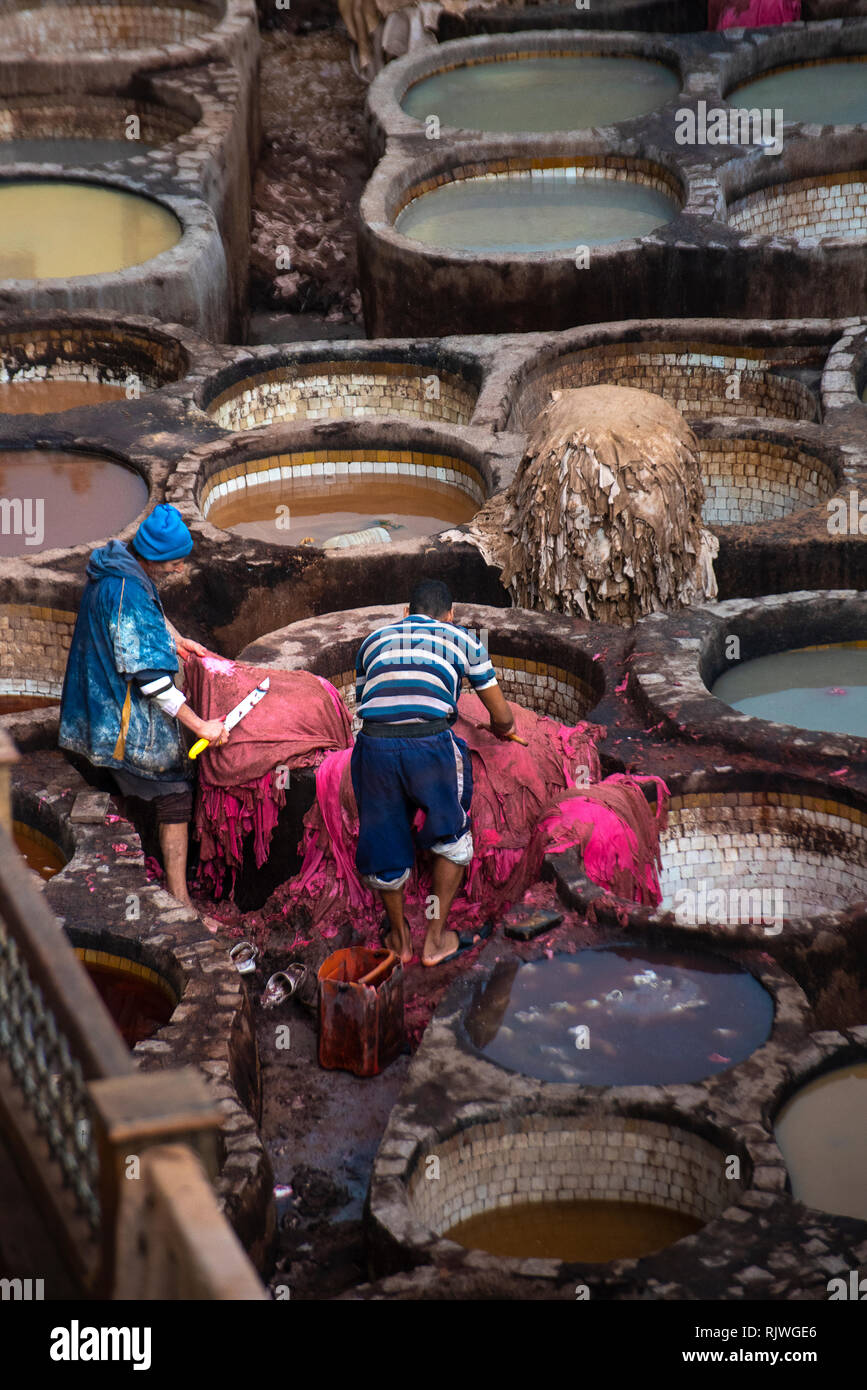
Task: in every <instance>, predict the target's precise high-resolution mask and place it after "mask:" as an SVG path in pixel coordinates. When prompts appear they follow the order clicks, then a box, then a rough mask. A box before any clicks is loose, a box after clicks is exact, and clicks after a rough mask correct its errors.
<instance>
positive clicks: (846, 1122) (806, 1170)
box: [774, 1054, 867, 1221]
mask: <svg viewBox="0 0 867 1390" xmlns="http://www.w3.org/2000/svg"><path fill="white" fill-rule="evenodd" d="M841 1061H842V1058H841V1057H840V1056H837V1057H835V1058H834V1062H833V1064H832V1067H831V1069H830V1070H825V1071H823V1072H822V1073H821V1074H820V1075H818V1076H816V1075H814V1076H813V1078H812V1079H809V1080H807V1081H806V1084H804V1083H803V1082H802V1083H801V1085H800V1086H799V1088H798V1089H797V1090H796V1091H794V1093H793V1094H791V1095H790V1096H789V1098H788V1100H787V1101H786V1102H785V1104H784V1105H783V1106H782V1108H781V1109H780V1110H779V1111H778V1113H777V1115H776V1118H775V1120H774V1134H775V1138H776V1141H777V1144H778V1145H779V1148H780V1151H781V1153H782V1155H783V1158H784V1159H785V1163H786V1168H787V1169H788V1173H789V1184H790V1187H791V1190H792V1196H793V1197H795V1198H796V1200H797V1201H799V1202H803V1203H804V1205H805V1206H808V1207H812V1208H813V1209H814V1210H817V1211H826V1212H833V1213H834V1214H836V1215H837V1216H851V1217H855V1218H856V1219H857V1220H860V1221H867V1057H865V1056H864V1055H863V1054H862V1055H861V1056H860V1057H857V1058H854V1059H852V1060H851V1061H849V1062H848V1063H847V1064H845V1065H840V1062H841Z"/></svg>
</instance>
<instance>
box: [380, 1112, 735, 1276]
mask: <svg viewBox="0 0 867 1390" xmlns="http://www.w3.org/2000/svg"><path fill="white" fill-rule="evenodd" d="M725 1152H726V1151H725V1149H724V1148H722V1147H718V1146H717V1144H715V1143H713V1142H711V1141H710V1140H708V1139H705V1138H703V1137H702V1136H700V1135H698V1134H695V1133H693V1132H691V1131H690V1130H687V1129H684V1128H681V1127H680V1126H678V1125H674V1124H669V1123H662V1122H660V1121H657V1120H650V1119H637V1118H632V1117H628V1116H624V1115H605V1116H603V1117H600V1118H599V1119H598V1120H595V1121H594V1120H591V1119H590V1118H589V1117H586V1116H575V1115H569V1116H552V1115H531V1116H529V1117H524V1118H520V1117H507V1118H503V1119H501V1120H498V1121H496V1122H494V1123H488V1124H473V1125H470V1126H468V1127H467V1128H464V1129H462V1130H460V1131H459V1132H458V1133H456V1134H453V1135H451V1136H450V1137H448V1138H446V1139H445V1140H443V1141H442V1142H440V1143H438V1144H435V1145H431V1146H430V1147H427V1148H426V1149H425V1153H424V1155H423V1157H421V1158H419V1160H418V1162H417V1163H416V1166H415V1168H414V1169H413V1171H412V1172H411V1174H410V1177H409V1181H408V1184H407V1188H408V1199H409V1207H410V1212H411V1214H412V1216H413V1217H414V1218H415V1220H416V1221H417V1222H418V1223H419V1224H420V1225H421V1226H423V1227H425V1228H427V1229H428V1230H429V1231H431V1232H433V1233H435V1234H436V1235H437V1236H439V1237H440V1238H441V1239H443V1240H450V1241H455V1242H456V1243H460V1244H464V1245H468V1244H470V1242H471V1241H472V1243H473V1245H474V1247H475V1248H483V1249H487V1250H488V1251H490V1252H491V1253H496V1254H500V1255H502V1256H505V1257H506V1259H507V1260H515V1261H517V1260H520V1259H527V1258H535V1259H542V1260H546V1261H552V1262H553V1261H556V1262H558V1263H559V1262H560V1261H562V1260H568V1261H570V1262H571V1261H575V1262H585V1261H586V1262H588V1263H601V1262H608V1261H611V1260H618V1259H624V1258H625V1259H636V1258H640V1257H641V1256H644V1255H648V1254H652V1253H653V1252H654V1251H656V1250H659V1249H660V1248H663V1247H665V1246H668V1245H671V1244H672V1243H674V1242H675V1241H677V1240H679V1239H681V1238H683V1237H684V1236H688V1235H692V1234H694V1233H696V1232H697V1231H699V1230H701V1228H702V1227H703V1226H705V1225H706V1224H707V1223H708V1222H710V1221H712V1220H713V1219H714V1217H716V1216H718V1215H719V1214H720V1213H721V1212H722V1211H724V1210H725V1209H726V1208H727V1207H729V1206H731V1205H733V1204H734V1203H736V1202H737V1201H738V1198H739V1196H740V1193H741V1190H742V1183H743V1181H744V1179H743V1178H741V1179H736V1180H734V1181H732V1182H729V1181H728V1180H727V1179H726V1177H725V1171H726V1164H725ZM434 1158H436V1159H438V1160H439V1162H438V1172H439V1175H440V1176H439V1181H438V1182H431V1181H430V1180H429V1179H428V1177H427V1174H428V1173H429V1172H430V1171H431V1160H432V1159H434ZM534 1208H535V1209H536V1210H535V1211H534ZM483 1218H488V1220H487V1221H485V1222H484V1225H485V1226H486V1227H487V1230H485V1229H481V1230H480V1229H479V1228H480V1227H481V1226H482V1224H483V1220H482V1219H483ZM496 1218H501V1219H496ZM470 1223H472V1224H470ZM482 1240H484V1245H481V1241H482Z"/></svg>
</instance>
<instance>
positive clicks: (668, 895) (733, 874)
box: [658, 785, 867, 937]
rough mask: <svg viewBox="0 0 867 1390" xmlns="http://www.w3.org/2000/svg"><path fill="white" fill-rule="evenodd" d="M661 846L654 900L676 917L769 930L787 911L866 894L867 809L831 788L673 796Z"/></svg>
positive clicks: (808, 911)
mask: <svg viewBox="0 0 867 1390" xmlns="http://www.w3.org/2000/svg"><path fill="white" fill-rule="evenodd" d="M660 853H661V858H662V870H661V872H660V877H659V882H660V888H661V890H662V895H663V897H662V904H661V906H660V908H659V909H658V910H659V911H661V912H666V911H667V912H672V913H673V914H674V917H675V919H676V920H677V922H679V923H680V924H682V925H684V926H694V925H696V924H699V923H701V924H705V925H708V926H720V927H723V928H725V927H732V926H739V925H753V926H756V927H761V929H762V931H763V932H764V933H765V934H766V935H768V936H769V937H773V936H778V935H779V934H780V933H781V932H782V930H783V925H784V921H785V920H786V919H787V918H796V919H797V918H803V917H813V916H816V915H817V914H820V913H831V912H841V911H844V910H845V909H846V908H847V907H848V906H849V905H850V904H851V903H854V902H858V901H860V900H862V899H863V898H864V897H865V896H867V816H865V815H864V814H863V813H862V812H861V811H858V810H857V809H855V808H853V807H851V806H848V805H846V804H845V803H844V802H842V801H837V800H835V799H834V798H833V795H832V794H831V793H830V792H829V793H828V794H827V795H826V796H817V795H806V794H802V793H800V792H791V791H789V790H787V789H786V788H785V786H782V785H781V786H780V787H779V788H778V789H777V790H774V789H773V788H771V787H770V786H768V787H767V788H766V789H763V790H762V791H709V792H690V793H687V794H686V795H682V796H674V797H672V799H671V802H670V806H669V821H668V826H667V828H666V829H665V830H664V831H663V832H662V835H661V836H660Z"/></svg>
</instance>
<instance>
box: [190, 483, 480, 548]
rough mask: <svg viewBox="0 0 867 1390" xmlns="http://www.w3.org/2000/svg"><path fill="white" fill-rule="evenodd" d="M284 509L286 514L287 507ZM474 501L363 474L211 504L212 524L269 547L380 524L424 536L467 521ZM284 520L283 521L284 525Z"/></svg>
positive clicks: (396, 532)
mask: <svg viewBox="0 0 867 1390" xmlns="http://www.w3.org/2000/svg"><path fill="white" fill-rule="evenodd" d="M287 507H288V509H289V512H288V515H287V514H286V508H287ZM478 509H479V503H477V502H476V501H474V499H473V498H472V497H470V495H469V493H466V492H463V491H462V490H461V489H460V488H458V487H453V486H451V485H450V484H448V483H443V482H440V481H439V480H436V479H432V480H431V481H429V482H427V481H426V482H419V481H412V482H411V481H404V480H403V479H398V478H391V477H388V478H382V477H375V476H372V477H370V476H369V477H362V478H359V479H358V480H357V481H356V480H353V481H352V482H351V483H348V484H347V483H346V481H345V480H343V479H341V480H340V481H339V482H334V483H332V484H328V483H325V484H323V483H321V482H319V481H318V480H317V483H316V485H315V486H314V487H305V486H304V485H303V484H294V485H293V484H291V483H289V482H288V481H286V482H284V483H282V484H280V483H273V484H270V483H265V484H263V485H261V486H258V487H253V488H242V489H241V490H240V491H239V492H235V493H232V494H231V495H230V496H228V497H221V498H220V499H219V500H218V501H216V502H214V503H213V505H212V506H211V508H210V511H209V512H208V521H209V522H210V523H211V525H212V526H219V527H222V528H223V530H226V531H234V532H235V533H236V535H239V536H247V537H248V538H249V539H251V540H259V541H267V542H268V543H269V544H271V545H299V544H300V543H301V542H302V541H303V540H305V539H306V538H307V537H312V539H313V544H315V545H321V544H322V542H323V541H326V540H330V539H331V538H332V537H333V536H340V535H343V534H344V532H348V531H362V530H365V529H366V528H368V527H371V526H378V525H381V524H383V523H384V524H385V526H386V528H387V529H388V531H389V533H390V535H391V539H392V540H395V541H400V540H410V539H412V538H413V537H415V536H429V535H431V534H433V533H435V532H437V531H442V530H444V529H445V528H446V527H447V526H457V525H460V523H461V522H464V521H469V519H470V517H472V516H474V515H475V513H476V512H477V511H478ZM287 522H288V525H287Z"/></svg>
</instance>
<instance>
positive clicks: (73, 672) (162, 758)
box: [58, 540, 190, 780]
mask: <svg viewBox="0 0 867 1390" xmlns="http://www.w3.org/2000/svg"><path fill="white" fill-rule="evenodd" d="M87 579H88V582H87V585H86V587H85V590H84V593H83V595H82V599H81V607H80V609H79V612H78V620H77V622H76V624H75V631H74V633H73V635H72V645H71V646H70V649H69V658H68V661H67V665H66V677H65V679H64V682H63V695H62V698H61V706H60V738H59V740H58V742H59V744H60V746H61V748H69V749H71V750H72V751H73V752H76V753H81V754H83V755H84V757H85V758H87V759H88V761H89V762H91V763H95V764H96V765H97V766H99V767H115V768H124V769H126V771H128V772H131V773H134V774H135V775H137V776H139V777H152V778H154V779H159V780H163V779H165V778H167V777H169V776H171V777H174V778H175V779H178V778H181V777H183V778H189V776H190V771H189V767H190V764H189V761H188V759H187V757H186V753H185V748H184V745H183V744H182V742H181V735H180V727H179V725H178V721H177V719H174V718H171V717H170V716H169V715H166V714H164V713H163V712H162V710H161V709H160V708H159V706H158V705H156V704H154V702H153V701H152V700H149V699H147V697H145V696H143V695H142V694H141V693H140V691H139V688H138V686H137V685H136V683H135V681H134V680H133V677H134V676H135V674H136V673H137V672H141V671H170V672H175V671H177V669H178V654H177V648H176V647H175V644H174V640H173V638H172V635H171V633H170V632H169V630H168V627H167V626H166V620H165V615H164V613H163V606H162V604H161V603H160V599H159V595H158V594H157V591H156V588H155V587H154V585H153V583H152V582H151V580H150V579H149V578H148V576H147V575H146V574H145V572H144V570H143V569H142V567H141V565H140V564H139V563H138V561H137V560H136V558H135V556H134V555H133V554H132V553H131V552H130V551H129V550H127V548H126V546H125V545H124V544H123V543H122V542H121V541H117V540H114V541H109V543H108V545H105V546H103V547H102V548H101V549H99V550H95V551H94V552H93V554H92V555H91V557H90V560H89V561H88V565H87ZM127 701H129V704H128V711H127V713H128V721H129V722H128V727H127V730H126V736H125V738H124V737H123V724H124V708H125V705H126V702H127Z"/></svg>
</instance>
